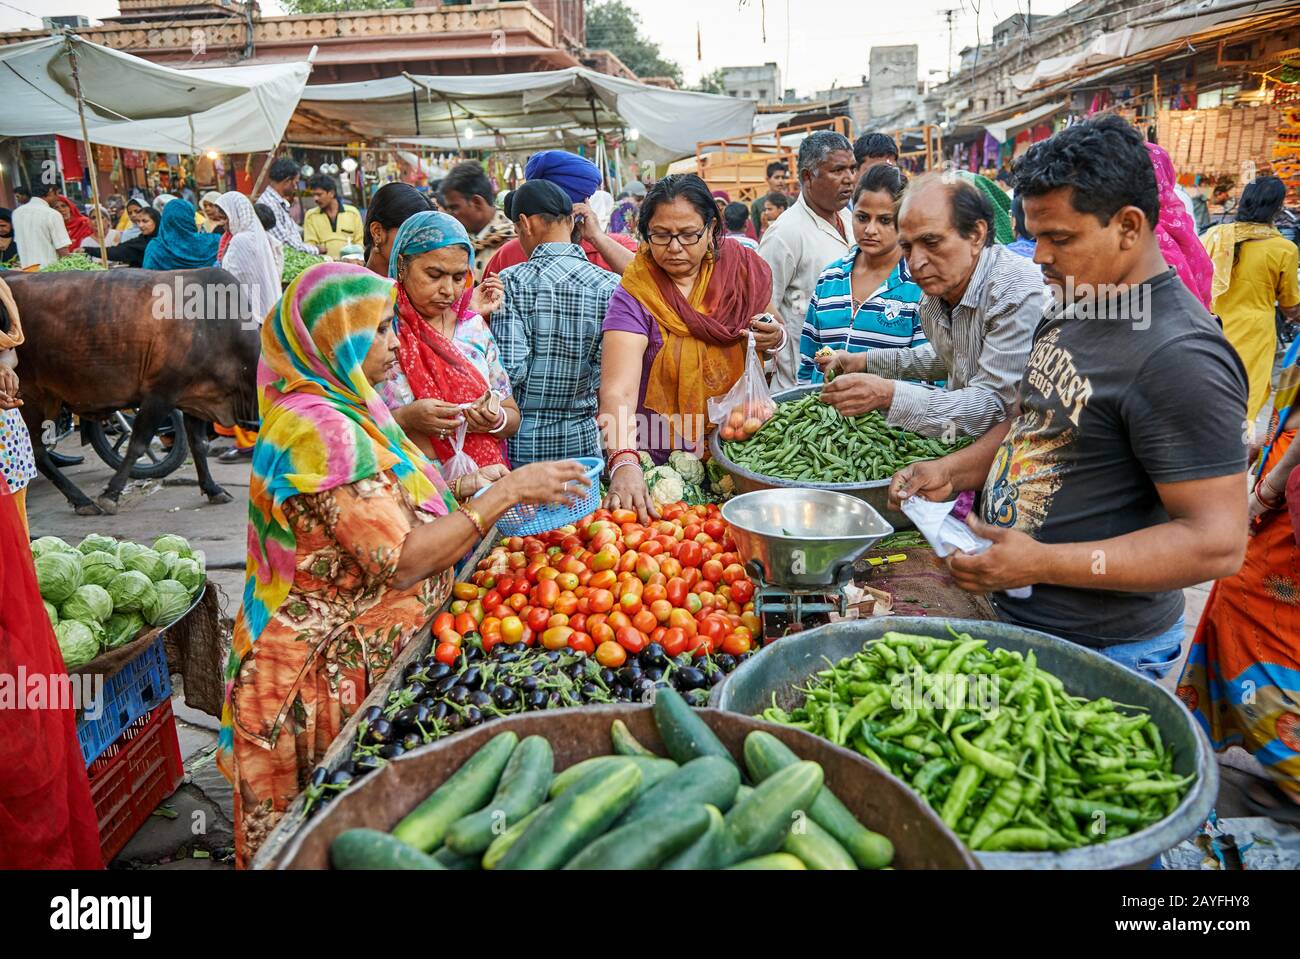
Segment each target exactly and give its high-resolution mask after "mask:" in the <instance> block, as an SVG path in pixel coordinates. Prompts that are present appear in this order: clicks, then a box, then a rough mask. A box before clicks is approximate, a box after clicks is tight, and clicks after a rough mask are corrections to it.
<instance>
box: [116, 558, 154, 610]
mask: <svg viewBox="0 0 1300 959" xmlns="http://www.w3.org/2000/svg"><path fill="white" fill-rule="evenodd" d="M107 589H108V595H109V596H110V597H112V600H113V610H114V611H115V612H118V613H132V612H137V611H139V610H141V609H143V608H144V604H145V603H147V602H151V601H152V600H153V595H154V592H155V590H154V585H153V583H152V582H150V580H149V577H148V576H146V575H145V574H144V573H141V572H138V571H136V570H134V569H133V570H128V571H127V572H125V573H118V574H117V575H116V576H114V577H113V579H112V581H111V582H109V584H108V587H107Z"/></svg>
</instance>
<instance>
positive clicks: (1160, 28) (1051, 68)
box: [1011, 0, 1296, 92]
mask: <svg viewBox="0 0 1300 959" xmlns="http://www.w3.org/2000/svg"><path fill="white" fill-rule="evenodd" d="M1295 6H1296V3H1295V0H1257V2H1249V0H1199V2H1195V3H1189V4H1187V5H1186V6H1185V8H1178V7H1176V8H1174V9H1172V10H1168V11H1166V12H1164V13H1162V14H1160V15H1158V16H1153V17H1151V18H1149V19H1147V20H1144V21H1139V22H1138V23H1137V24H1136V25H1134V26H1130V27H1125V28H1124V29H1122V30H1116V31H1113V32H1111V33H1102V34H1098V35H1097V36H1095V37H1093V38H1092V40H1091V41H1089V42H1088V44H1087V45H1086V46H1085V47H1084V48H1083V49H1082V50H1080V51H1079V52H1077V53H1071V54H1068V55H1066V56H1063V57H1048V58H1047V59H1046V60H1040V61H1039V62H1038V63H1037V64H1036V65H1035V66H1034V69H1033V70H1030V71H1027V72H1025V73H1017V74H1015V75H1014V76H1012V78H1011V84H1012V86H1014V87H1015V88H1016V89H1017V90H1020V91H1021V92H1024V91H1027V90H1033V89H1034V88H1036V87H1040V86H1042V85H1043V84H1045V83H1050V82H1052V81H1054V80H1059V79H1061V78H1063V77H1065V76H1068V75H1070V74H1072V73H1075V72H1076V71H1079V70H1083V69H1086V68H1088V67H1096V66H1102V65H1105V64H1108V63H1112V62H1114V61H1117V60H1121V59H1123V58H1125V57H1136V56H1139V55H1141V54H1143V53H1146V52H1148V51H1152V50H1158V49H1160V48H1161V47H1164V46H1167V45H1168V44H1170V43H1176V42H1178V41H1186V42H1187V43H1191V42H1192V39H1193V38H1194V37H1196V36H1197V35H1199V34H1201V33H1204V32H1206V31H1209V30H1221V29H1222V28H1223V27H1225V26H1227V25H1229V24H1232V23H1235V22H1236V21H1238V20H1249V19H1251V18H1252V17H1256V16H1258V15H1260V14H1263V13H1271V12H1274V11H1284V10H1287V9H1294V8H1295Z"/></svg>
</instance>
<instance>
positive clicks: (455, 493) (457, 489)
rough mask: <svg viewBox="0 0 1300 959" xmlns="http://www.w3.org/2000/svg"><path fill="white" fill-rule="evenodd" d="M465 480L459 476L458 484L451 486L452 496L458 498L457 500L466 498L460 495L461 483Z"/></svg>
mask: <svg viewBox="0 0 1300 959" xmlns="http://www.w3.org/2000/svg"><path fill="white" fill-rule="evenodd" d="M464 478H465V477H463V476H458V477H456V482H454V483H452V484H451V495H452V496H454V497H456V499H464V497H463V496H461V495H460V481H461V480H463V479H464Z"/></svg>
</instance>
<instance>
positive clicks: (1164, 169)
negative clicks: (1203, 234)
mask: <svg viewBox="0 0 1300 959" xmlns="http://www.w3.org/2000/svg"><path fill="white" fill-rule="evenodd" d="M1147 153H1148V154H1150V156H1151V165H1152V166H1153V167H1155V170H1156V185H1157V186H1158V187H1159V188H1160V221H1159V222H1158V223H1157V224H1156V239H1157V240H1158V241H1159V242H1160V252H1161V253H1163V254H1164V257H1165V262H1166V263H1168V264H1169V265H1170V266H1172V267H1173V268H1174V269H1175V270H1177V271H1178V276H1179V277H1180V278H1181V279H1182V281H1183V283H1184V285H1186V287H1187V288H1188V289H1189V290H1191V291H1192V293H1193V294H1194V295H1195V296H1196V298H1197V299H1198V300H1200V301H1201V303H1202V304H1203V305H1204V306H1205V308H1206V309H1207V310H1208V309H1210V303H1211V299H1210V286H1211V284H1212V282H1213V281H1214V264H1213V263H1212V262H1211V261H1210V255H1209V254H1208V253H1206V252H1205V247H1204V246H1202V245H1201V240H1200V237H1198V236H1197V235H1196V224H1195V223H1194V222H1193V221H1192V218H1191V217H1190V216H1188V215H1187V208H1186V207H1185V206H1183V201H1182V200H1180V199H1178V194H1177V193H1175V192H1174V185H1175V184H1176V183H1177V182H1178V179H1177V177H1176V176H1175V174H1174V164H1173V161H1172V160H1170V159H1169V154H1168V153H1167V152H1166V151H1165V149H1164V147H1161V146H1157V145H1156V144H1154V143H1148V144H1147Z"/></svg>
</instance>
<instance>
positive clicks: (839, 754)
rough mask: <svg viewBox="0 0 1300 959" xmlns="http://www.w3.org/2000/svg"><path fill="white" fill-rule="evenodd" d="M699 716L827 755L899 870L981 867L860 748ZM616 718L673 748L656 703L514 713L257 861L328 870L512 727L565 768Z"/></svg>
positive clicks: (729, 736)
mask: <svg viewBox="0 0 1300 959" xmlns="http://www.w3.org/2000/svg"><path fill="white" fill-rule="evenodd" d="M698 715H699V717H700V718H701V719H703V720H704V722H705V723H707V724H708V725H709V728H710V729H712V730H713V731H714V732H715V733H716V734H717V735H718V738H719V739H721V740H722V743H723V745H724V746H726V747H727V748H728V749H729V750H731V752H732V754H733V755H735V756H737V757H739V756H741V754H742V753H741V750H742V747H743V744H744V741H745V737H746V736H747V735H749V734H750V733H751V732H753V731H754V730H756V729H761V730H763V731H765V732H769V733H771V734H772V735H773V736H776V737H777V738H778V739H780V740H781V741H782V742H784V743H785V744H786V745H787V746H789V747H790V748H791V749H793V750H794V751H795V753H796V754H798V755H799V756H800V757H802V758H803V759H810V760H812V761H814V762H816V763H819V764H820V765H821V767H822V770H823V771H824V773H825V774H826V785H827V786H829V787H830V788H831V789H833V790H834V792H835V794H836V795H837V796H838V797H839V798H840V799H841V800H842V801H843V803H844V805H846V806H847V807H848V808H849V811H850V812H852V813H853V815H855V816H857V817H858V819H859V820H860V821H861V822H862V823H863V824H864V825H866V826H867V827H868V828H871V829H874V830H875V831H876V832H879V833H881V834H882V835H885V836H888V837H889V839H890V840H891V841H892V842H893V844H894V863H893V865H894V868H895V869H978V868H979V863H978V862H977V860H976V859H975V857H974V856H972V855H971V854H970V852H969V851H968V850H967V849H966V848H965V847H964V846H963V845H962V843H961V840H960V839H958V838H957V837H956V835H954V834H953V832H952V830H950V829H949V828H948V827H947V826H945V825H944V824H943V821H942V820H941V819H939V817H938V816H937V815H935V813H934V811H933V810H932V809H931V808H930V807H929V806H927V805H926V804H925V803H924V802H922V801H921V800H920V799H919V798H918V797H917V796H916V794H915V793H913V792H911V791H910V790H909V789H908V788H907V787H906V786H904V785H903V784H902V783H901V782H899V781H898V780H897V779H895V778H894V777H893V776H890V775H889V774H887V773H885V772H884V771H882V770H880V769H878V768H876V767H875V766H873V765H872V764H871V763H869V762H867V761H866V760H865V759H863V758H862V757H861V756H859V755H858V754H857V753H855V752H853V751H852V750H846V749H842V748H840V747H838V746H832V745H831V744H830V743H828V742H827V741H826V740H824V739H821V738H819V737H817V736H812V735H810V734H808V733H805V732H802V731H801V730H798V729H790V728H789V727H785V726H775V725H773V724H771V723H765V722H761V721H759V720H754V719H750V718H748V717H747V716H737V715H735V714H734V713H723V712H719V711H718V710H716V709H701V710H698ZM615 719H621V720H623V722H625V723H626V724H627V726H628V728H629V729H630V730H631V731H632V735H633V736H635V737H636V738H637V739H638V740H639V741H640V742H641V743H642V744H643V745H645V746H646V747H647V748H649V749H652V750H654V751H656V752H658V753H660V754H663V753H664V751H665V750H664V748H663V742H662V740H661V739H660V737H659V731H658V729H657V727H656V726H655V721H654V716H653V715H652V709H651V707H649V706H640V705H638V706H632V705H627V706H586V707H580V708H577V709H555V710H546V711H544V712H536V713H520V714H518V715H515V716H507V717H506V718H505V719H500V720H496V721H494V722H490V723H484V724H483V725H482V726H477V727H475V728H474V729H471V730H466V731H465V732H462V733H457V734H456V735H454V736H448V737H447V738H446V739H440V740H438V741H437V742H435V743H430V744H429V745H427V746H422V747H420V748H419V749H415V750H412V751H411V752H409V753H407V754H406V755H404V756H402V757H401V758H400V759H394V760H392V761H390V762H389V763H387V764H386V765H385V766H384V768H383V769H381V770H379V771H378V772H374V773H371V774H370V775H368V776H366V778H365V779H363V780H362V781H361V782H359V783H356V784H354V785H353V786H352V787H351V788H349V789H348V790H347V791H346V792H344V793H343V795H341V796H340V797H339V798H338V799H336V800H334V802H332V803H330V804H329V806H328V807H327V808H325V809H323V810H321V812H320V813H319V815H317V816H315V817H314V818H312V819H311V820H309V821H308V822H307V823H306V824H305V825H304V826H303V827H302V829H300V830H299V831H298V833H297V834H296V835H294V837H293V838H292V840H290V841H289V842H288V844H287V845H285V846H284V847H283V848H282V850H281V851H280V852H279V854H278V855H276V856H275V857H274V858H273V859H264V858H263V857H262V856H259V857H258V861H257V863H255V868H261V869H328V868H329V847H330V843H331V842H333V841H334V838H335V837H336V836H338V835H339V833H341V832H343V831H344V830H346V829H352V828H356V827H369V828H371V829H382V830H385V831H387V830H391V829H392V828H393V827H394V826H395V825H397V823H398V822H399V821H400V820H401V819H402V817H403V816H405V815H406V814H407V813H408V812H410V811H411V810H412V809H414V808H415V807H416V805H418V804H419V803H420V802H421V801H422V800H423V799H424V798H425V797H426V796H428V795H429V793H431V792H433V790H435V789H437V788H438V787H439V786H441V785H442V784H443V783H444V782H446V780H447V779H448V777H450V776H451V774H452V773H453V772H454V771H455V770H457V769H459V768H460V766H461V764H462V763H463V762H464V761H465V760H466V759H468V758H469V757H470V756H472V755H474V753H475V752H477V751H478V749H479V747H481V746H482V745H483V744H484V743H486V742H487V741H488V740H489V739H491V738H492V737H493V736H496V735H498V734H499V733H503V732H505V731H506V730H513V731H514V732H515V733H517V734H518V735H519V738H520V739H523V738H524V737H525V736H545V737H546V739H548V740H549V741H550V743H551V748H552V749H553V750H554V752H555V768H556V770H557V771H559V770H563V769H565V768H567V767H569V766H571V765H573V764H574V763H577V762H581V761H582V760H584V759H589V758H591V757H592V756H604V755H609V754H610V740H609V727H610V724H611V723H612V722H613V721H614V720H615Z"/></svg>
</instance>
